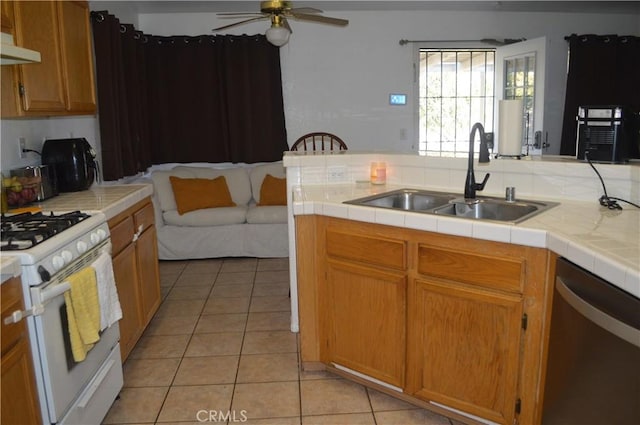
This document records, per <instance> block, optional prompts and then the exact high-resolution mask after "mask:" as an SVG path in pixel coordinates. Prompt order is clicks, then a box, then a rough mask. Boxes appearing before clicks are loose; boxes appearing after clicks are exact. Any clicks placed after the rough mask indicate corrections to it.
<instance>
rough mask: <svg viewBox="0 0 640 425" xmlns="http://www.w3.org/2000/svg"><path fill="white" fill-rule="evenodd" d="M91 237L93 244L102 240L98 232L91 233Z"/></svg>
mask: <svg viewBox="0 0 640 425" xmlns="http://www.w3.org/2000/svg"><path fill="white" fill-rule="evenodd" d="M89 238H90V239H91V244H92V245H95V244H97V243H98V242H100V236H98V232H93V233H91V235H89Z"/></svg>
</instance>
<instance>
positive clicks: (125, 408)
mask: <svg viewBox="0 0 640 425" xmlns="http://www.w3.org/2000/svg"><path fill="white" fill-rule="evenodd" d="M168 390H169V388H168V387H150V388H123V389H122V391H120V397H119V398H118V399H116V401H115V402H114V403H113V405H112V406H111V409H109V413H107V416H106V417H105V419H104V421H103V422H102V423H103V424H126V423H129V424H130V423H146V422H151V423H153V422H154V421H155V420H156V418H157V417H158V413H159V412H160V408H161V407H162V403H163V402H164V399H165V396H166V394H167V391H168Z"/></svg>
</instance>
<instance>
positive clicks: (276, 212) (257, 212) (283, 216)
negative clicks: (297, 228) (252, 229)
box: [247, 205, 287, 224]
mask: <svg viewBox="0 0 640 425" xmlns="http://www.w3.org/2000/svg"><path fill="white" fill-rule="evenodd" d="M286 222H287V207H285V206H280V205H273V206H264V207H258V206H251V207H249V210H248V211H247V223H251V224H263V223H267V224H271V223H286Z"/></svg>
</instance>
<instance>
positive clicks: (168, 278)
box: [160, 273, 180, 287]
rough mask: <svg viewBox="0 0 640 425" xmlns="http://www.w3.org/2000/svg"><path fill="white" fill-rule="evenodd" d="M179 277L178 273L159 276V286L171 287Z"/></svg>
mask: <svg viewBox="0 0 640 425" xmlns="http://www.w3.org/2000/svg"><path fill="white" fill-rule="evenodd" d="M179 277H180V273H172V274H161V275H160V286H161V287H166V286H169V287H171V286H173V285H174V284H175V283H176V281H177V280H178V278H179Z"/></svg>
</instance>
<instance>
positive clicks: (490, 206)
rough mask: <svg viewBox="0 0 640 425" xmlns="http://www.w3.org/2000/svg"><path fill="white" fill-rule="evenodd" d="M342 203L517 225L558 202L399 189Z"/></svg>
mask: <svg viewBox="0 0 640 425" xmlns="http://www.w3.org/2000/svg"><path fill="white" fill-rule="evenodd" d="M344 203H345V204H352V205H361V206H369V207H376V208H389V209H395V210H403V211H408V212H419V213H427V214H436V215H446V216H452V217H463V218H472V219H477V220H493V221H500V222H508V223H519V222H521V221H524V220H527V219H529V218H531V217H533V216H535V215H536V214H539V213H541V212H543V211H545V210H547V209H549V208H552V207H554V206H556V205H558V203H557V202H540V201H528V200H520V199H519V200H516V201H507V200H505V199H501V198H496V197H490V196H478V197H477V198H475V199H465V198H462V197H461V195H459V194H455V193H448V192H434V191H429V190H419V189H398V190H393V191H390V192H385V193H380V194H377V195H371V196H367V197H365V198H359V199H354V200H351V201H345V202H344Z"/></svg>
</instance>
